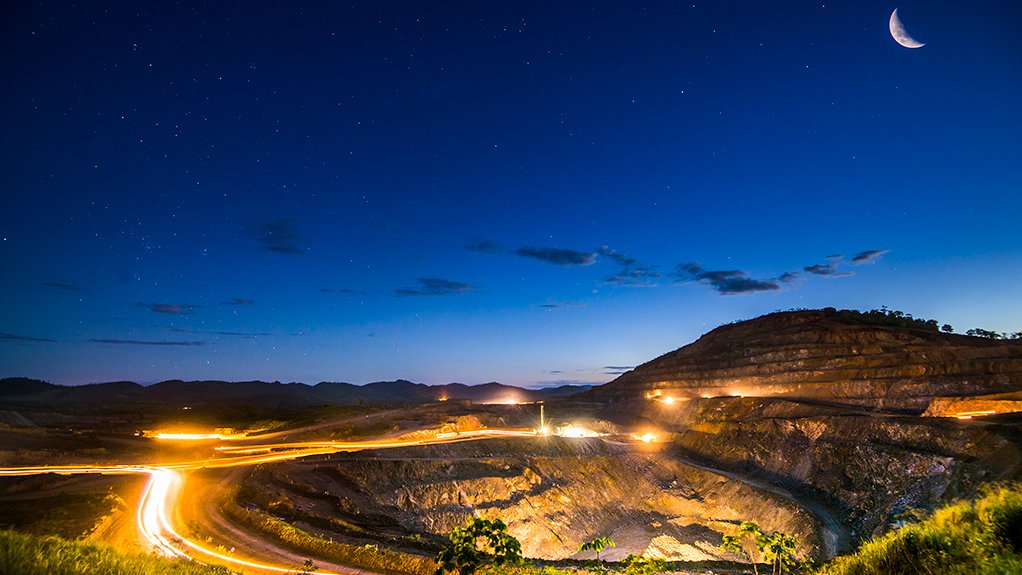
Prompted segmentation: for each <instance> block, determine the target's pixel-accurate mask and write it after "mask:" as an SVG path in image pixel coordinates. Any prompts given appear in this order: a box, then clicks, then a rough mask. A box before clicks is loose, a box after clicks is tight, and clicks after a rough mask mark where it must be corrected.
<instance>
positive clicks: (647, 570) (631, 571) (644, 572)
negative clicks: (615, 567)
mask: <svg viewBox="0 0 1022 575" xmlns="http://www.w3.org/2000/svg"><path fill="white" fill-rule="evenodd" d="M623 563H624V565H625V575H656V574H657V573H663V572H664V571H667V569H668V565H667V561H666V560H664V559H662V558H660V557H655V558H646V557H643V556H641V555H633V554H631V553H629V554H628V556H627V557H625V560H624V561H623Z"/></svg>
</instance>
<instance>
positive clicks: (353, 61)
mask: <svg viewBox="0 0 1022 575" xmlns="http://www.w3.org/2000/svg"><path fill="white" fill-rule="evenodd" d="M352 4H353V3H341V2H316V3H308V4H305V5H304V6H302V5H300V4H299V3H297V2H282V3H265V2H237V3H229V2H222V3H221V2H218V3H208V4H207V3H200V2H182V3H180V4H176V3H175V4H171V3H169V2H161V3H151V4H150V3H146V2H103V3H98V2H97V3H90V2H86V3H78V4H76V5H72V4H71V3H68V2H31V3H29V2H5V3H3V7H2V8H0V11H2V12H0V29H2V39H0V42H2V46H3V58H2V62H0V70H2V72H0V73H2V84H3V87H2V88H0V98H2V102H0V103H2V105H0V114H2V115H0V117H2V120H0V122H2V129H0V138H2V146H3V147H2V150H0V158H2V160H0V161H2V172H0V174H2V175H0V178H2V179H0V189H2V191H3V192H2V193H3V196H2V199H3V203H2V206H3V208H2V210H0V285H2V286H3V287H2V298H0V376H28V377H37V378H42V379H46V380H49V381H52V382H54V383H63V384H79V383H88V382H99V381H110V380H126V379H127V380H135V381H139V382H143V383H145V382H153V381H160V380H163V379H171V378H179V379H227V380H241V379H263V380H280V381H304V382H307V383H315V382H318V381H324V380H326V381H349V382H352V383H365V382H369V381H377V380H389V379H396V378H406V379H411V380H414V381H420V382H424V383H448V382H453V381H460V382H463V383H470V384H472V383H482V382H487V381H494V380H496V381H501V382H504V383H509V384H518V385H528V386H536V385H550V384H553V383H560V382H604V381H608V380H610V379H612V378H613V377H614V376H615V374H616V373H618V372H620V371H621V370H623V369H627V368H628V367H629V366H633V365H636V364H638V363H641V362H644V361H647V360H649V359H652V358H653V357H656V356H658V355H660V354H662V353H665V352H667V351H669V350H672V349H674V348H677V347H680V346H681V345H684V344H686V343H689V342H691V341H692V340H694V339H695V338H697V337H698V336H699V335H701V334H702V333H704V332H705V331H707V330H709V329H711V328H713V327H715V326H717V325H720V324H722V323H726V322H729V321H733V320H738V319H746V318H750V317H754V316H757V315H761V314H763V313H768V312H771V311H774V310H782V309H789V308H794V307H810V308H812V307H825V306H833V307H838V308H858V309H870V308H878V307H880V306H882V305H886V306H888V307H890V308H894V309H900V310H904V311H906V312H908V313H911V314H913V315H915V316H917V317H925V318H935V319H937V320H939V321H940V322H941V323H944V322H948V323H951V324H953V325H954V326H955V328H956V331H959V332H964V331H965V330H966V329H968V328H971V327H982V328H985V329H991V330H995V331H1012V332H1014V331H1019V330H1022V236H1020V233H1019V230H1020V229H1022V228H1020V224H1019V221H1022V143H1020V142H1022V33H1020V32H1019V26H1020V24H1022V3H1019V2H1018V1H1016V0H1004V1H984V0H979V1H971V2H965V1H956V2H923V1H914V2H909V3H901V4H892V3H884V2H874V1H859V0H855V1H851V0H847V1H843V2H834V3H831V2H829V1H828V2H825V3H820V2H816V3H809V2H776V1H769V2H766V1H764V2H702V1H700V2H696V3H691V2H669V1H664V2H658V3H641V2H632V1H627V2H594V3H572V2H549V1H543V2H530V3H502V2H489V1H486V2H448V3H417V4H414V5H413V4H412V3H410V2H361V3H355V4H353V5H352ZM894 8H899V11H898V13H899V16H900V17H901V19H902V21H903V23H904V25H905V29H906V30H907V32H908V33H909V34H911V35H912V37H914V38H916V39H917V40H919V41H920V42H924V43H925V44H926V45H925V46H924V47H922V48H918V49H908V48H904V47H902V46H900V45H898V44H897V43H896V42H895V41H894V39H893V38H892V36H891V35H890V33H889V31H888V18H889V17H890V14H891V11H892V10H894Z"/></svg>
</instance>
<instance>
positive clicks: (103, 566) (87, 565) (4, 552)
mask: <svg viewBox="0 0 1022 575" xmlns="http://www.w3.org/2000/svg"><path fill="white" fill-rule="evenodd" d="M0 573H4V574H5V575H118V574H125V575H127V574H129V573H130V574H131V575H156V574H159V575H227V574H228V573H230V572H229V571H228V570H227V569H224V568H223V567H214V566H208V565H200V564H199V563H195V562H194V561H188V560H186V559H167V558H164V557H157V556H155V555H142V554H131V553H121V552H120V551H117V550H115V549H114V548H112V547H109V546H106V545H100V544H98V543H92V542H88V541H70V540H67V539H61V538H59V537H53V536H47V537H36V536H32V535H26V534H23V533H16V532H14V531H0Z"/></svg>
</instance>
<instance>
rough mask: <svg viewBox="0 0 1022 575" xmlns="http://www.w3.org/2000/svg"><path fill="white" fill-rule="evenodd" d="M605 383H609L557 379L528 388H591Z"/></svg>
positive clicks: (540, 382)
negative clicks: (585, 386)
mask: <svg viewBox="0 0 1022 575" xmlns="http://www.w3.org/2000/svg"><path fill="white" fill-rule="evenodd" d="M604 383H607V382H605V381H588V380H583V379H555V380H552V381H550V380H548V381H537V382H536V383H534V384H532V385H529V386H527V387H530V388H533V389H543V388H547V387H561V386H565V385H579V386H581V385H591V386H594V387H595V386H597V385H603V384H604Z"/></svg>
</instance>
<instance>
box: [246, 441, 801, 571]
mask: <svg viewBox="0 0 1022 575" xmlns="http://www.w3.org/2000/svg"><path fill="white" fill-rule="evenodd" d="M402 451H404V450H392V451H388V452H386V453H382V452H380V453H371V452H370V453H359V454H348V455H339V456H335V457H331V458H329V459H328V460H325V461H323V460H321V461H315V462H293V463H289V464H286V465H278V466H273V467H266V468H263V469H260V470H258V471H257V472H255V473H253V474H252V476H251V477H250V478H249V479H248V481H247V482H246V484H245V487H244V488H243V489H242V493H241V497H242V501H243V503H245V504H249V505H256V506H259V507H261V508H264V509H266V510H268V511H269V512H270V513H273V514H275V515H278V516H282V517H285V518H291V519H294V520H297V521H300V522H301V523H302V524H303V526H307V527H309V528H310V529H312V530H316V531H318V532H320V533H322V534H323V535H326V536H329V537H335V538H346V539H350V540H353V541H359V540H360V539H362V538H369V537H372V538H375V539H377V540H384V541H386V542H388V543H389V544H392V545H396V546H398V547H402V546H403V547H405V548H408V549H418V550H419V551H420V552H431V551H432V550H433V549H435V544H436V542H437V541H438V540H439V537H440V536H441V535H444V534H446V533H448V532H449V531H450V530H451V529H453V528H454V527H456V526H459V525H461V524H463V523H464V522H465V520H466V519H467V518H469V517H472V516H481V517H487V518H500V519H501V520H503V521H504V522H505V523H507V524H508V526H509V531H510V532H511V533H512V534H513V535H515V536H516V537H517V538H518V539H519V540H520V541H521V542H522V546H523V551H524V552H525V554H526V555H527V556H530V557H537V558H547V559H557V558H565V557H572V556H576V552H577V549H578V546H579V544H580V543H582V542H583V541H587V540H589V539H592V538H594V537H597V536H602V535H606V536H610V537H611V538H612V539H614V540H616V541H617V543H618V546H617V547H616V548H613V549H611V550H608V551H607V552H605V553H604V556H605V557H606V558H608V559H616V558H623V557H624V556H625V555H626V554H628V553H636V554H641V553H645V554H646V555H648V556H660V557H665V558H667V559H671V560H683V561H684V560H689V561H698V560H709V559H718V558H726V559H733V558H734V557H732V556H730V555H727V554H724V553H722V552H720V551H719V550H718V548H717V546H718V545H719V543H720V540H721V534H722V533H723V532H725V531H729V530H731V529H733V528H734V526H735V525H736V524H737V523H738V522H740V521H743V520H753V521H757V522H759V523H760V524H761V525H763V526H764V527H765V528H767V529H777V530H782V531H787V532H793V533H800V534H808V536H807V539H806V543H807V545H806V547H805V550H806V551H808V550H809V549H810V546H812V545H813V544H816V543H818V540H817V539H816V538H815V535H813V534H815V533H817V532H818V525H817V524H816V522H815V520H814V518H813V517H812V515H811V514H810V513H808V512H807V511H806V510H805V509H802V508H800V507H798V506H797V505H795V504H794V503H793V502H792V501H791V500H789V499H787V498H785V497H783V496H780V495H778V494H776V493H771V492H769V491H766V490H762V489H758V488H756V487H753V486H750V485H748V484H745V483H742V482H741V481H737V480H734V479H731V478H728V477H725V476H722V475H718V474H715V473H712V472H710V471H707V470H703V469H699V468H696V467H692V466H688V465H685V464H683V463H680V462H679V461H677V460H676V459H674V458H672V457H671V456H670V454H669V453H667V451H665V450H660V449H657V448H655V447H653V448H646V449H645V450H638V449H636V448H634V447H633V446H625V445H614V444H609V443H607V442H604V441H603V440H599V439H564V438H537V439H535V440H532V439H526V440H508V441H500V440H493V441H480V442H473V443H466V444H451V445H443V446H432V447H429V448H417V449H415V450H407V452H402ZM325 518H329V521H327V520H324V519H325Z"/></svg>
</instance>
